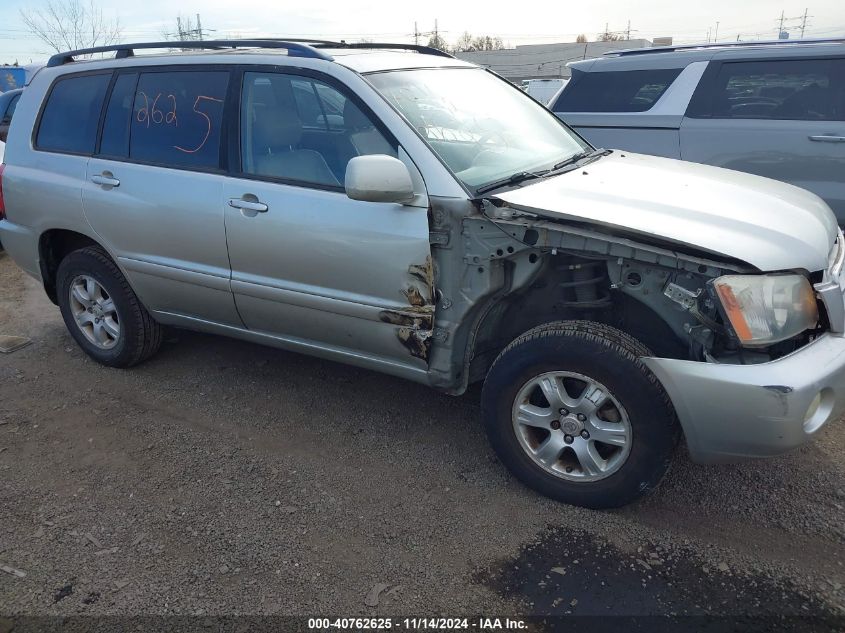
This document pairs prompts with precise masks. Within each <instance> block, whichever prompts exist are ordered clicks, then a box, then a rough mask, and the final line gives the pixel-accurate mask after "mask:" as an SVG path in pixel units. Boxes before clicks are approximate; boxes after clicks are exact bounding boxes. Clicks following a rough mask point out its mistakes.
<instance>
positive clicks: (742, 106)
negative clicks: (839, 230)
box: [681, 57, 845, 224]
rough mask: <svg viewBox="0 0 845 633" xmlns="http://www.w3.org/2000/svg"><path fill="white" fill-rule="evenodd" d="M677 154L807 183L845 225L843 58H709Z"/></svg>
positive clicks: (844, 98)
mask: <svg viewBox="0 0 845 633" xmlns="http://www.w3.org/2000/svg"><path fill="white" fill-rule="evenodd" d="M681 157H682V158H683V159H684V160H690V161H695V162H698V163H707V164H709V165H717V166H719V167H727V168H729V169H736V170H738V171H744V172H748V173H752V174H757V175H760V176H766V177H768V178H774V179H777V180H781V181H783V182H788V183H790V184H793V185H796V186H799V187H803V188H805V189H809V190H810V191H812V192H813V193H815V194H817V195H818V196H820V197H821V198H823V199H824V200H825V201H826V202H827V203H828V204H829V205H830V207H831V208H832V209H833V211H834V213H835V214H836V215H837V218H838V220H839V223H840V224H845V60H843V59H836V58H806V57H805V58H792V59H789V58H781V59H759V58H757V59H746V60H723V61H714V62H712V63H711V68H710V69H708V71H707V73H706V74H705V76H704V77H703V78H702V82H701V84H700V85H699V88H698V89H697V90H696V93H695V95H694V96H693V99H692V101H691V103H690V107H689V109H688V111H687V114H686V116H685V118H684V120H683V123H682V125H681Z"/></svg>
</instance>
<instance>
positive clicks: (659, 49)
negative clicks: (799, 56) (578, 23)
mask: <svg viewBox="0 0 845 633" xmlns="http://www.w3.org/2000/svg"><path fill="white" fill-rule="evenodd" d="M800 44H845V38H841V37H839V38H821V39H806V40H758V41H751V42H711V43H705V44H679V45H677V46H652V47H650V48H626V49H624V50H620V51H607V52H606V53H604V55H606V56H609V57H613V56H619V57H627V56H629V55H648V54H651V53H671V52H673V51H691V50H700V49H710V48H749V47H754V46H790V45H791V46H798V45H800Z"/></svg>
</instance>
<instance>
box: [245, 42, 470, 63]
mask: <svg viewBox="0 0 845 633" xmlns="http://www.w3.org/2000/svg"><path fill="white" fill-rule="evenodd" d="M258 39H260V40H262V41H267V42H282V41H284V42H301V43H305V44H310V45H311V46H312V47H313V48H361V49H385V50H403V51H404V50H407V51H416V52H417V53H422V54H424V55H436V56H437V57H449V58H450V59H455V57H454V55H450V54H449V53H447V52H445V51H441V50H440V49H439V48H434V47H433V46H423V45H421V44H401V43H400V44H397V43H390V42H346V41H343V40H341V41H340V42H334V41H331V40H309V39H298V38H290V37H286V38H275V37H266V38H265V37H262V38H258Z"/></svg>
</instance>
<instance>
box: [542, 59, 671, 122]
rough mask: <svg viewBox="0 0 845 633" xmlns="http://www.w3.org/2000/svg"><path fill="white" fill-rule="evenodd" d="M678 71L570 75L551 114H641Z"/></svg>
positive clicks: (661, 70) (653, 102)
mask: <svg viewBox="0 0 845 633" xmlns="http://www.w3.org/2000/svg"><path fill="white" fill-rule="evenodd" d="M681 70H682V69H680V68H668V69H655V70H624V71H610V72H587V73H579V75H575V74H573V78H572V80H571V81H570V82H569V84H567V86H566V88H564V90H563V92H562V93H561V94H560V97H558V100H557V103H555V105H554V107H553V108H552V109H553V110H554V111H555V112H645V111H646V110H649V109H651V107H652V106H653V105H654V104H655V103H657V100H658V99H660V97H661V96H663V93H664V92H666V90H667V88H669V86H671V85H672V82H673V81H675V79H676V78H677V77H678V75H680V74H681Z"/></svg>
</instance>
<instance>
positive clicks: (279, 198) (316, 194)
mask: <svg viewBox="0 0 845 633" xmlns="http://www.w3.org/2000/svg"><path fill="white" fill-rule="evenodd" d="M231 136H232V137H233V138H236V139H237V140H236V147H233V148H232V155H233V156H234V158H233V161H232V162H233V163H234V165H233V169H232V171H233V176H232V177H231V178H229V179H228V180H227V182H226V186H225V192H224V199H225V201H226V205H227V208H226V233H227V236H228V243H229V257H230V260H231V265H232V290H233V292H234V295H235V300H236V303H237V306H238V311H239V313H240V315H241V316H242V318H243V320H244V323H245V324H246V326H247V327H248V328H249V329H250V330H254V331H256V332H260V333H264V334H269V335H272V336H274V337H276V338H277V339H281V340H285V341H287V342H288V343H289V344H290V346H291V347H295V348H296V347H299V348H305V349H308V350H309V351H310V352H311V353H320V352H322V353H324V354H326V355H328V356H332V357H338V358H342V357H344V356H347V357H348V356H355V357H358V358H359V359H360V358H362V357H366V358H369V359H372V360H375V361H376V363H378V364H380V365H381V366H382V367H383V366H384V365H385V364H389V365H390V364H392V365H401V366H405V367H407V366H410V367H414V368H419V369H424V368H425V367H426V366H427V362H426V359H427V353H428V345H429V337H430V335H431V331H432V322H433V315H434V305H433V304H434V301H433V286H432V283H433V281H432V277H433V271H432V267H431V257H430V251H429V226H428V209H427V204H426V203H421V204H420V206H408V205H401V204H393V203H375V202H362V201H356V200H351V199H349V198H348V197H347V196H346V193H345V190H344V188H343V181H344V178H345V173H346V164H347V163H348V162H349V160H350V159H351V158H352V157H354V156H359V155H364V154H388V155H393V156H399V157H401V156H402V153H403V152H402V150H401V148H399V147H398V145H397V143H396V141H395V140H393V139H392V138H391V137H390V135H389V133H388V132H387V130H386V129H384V128H383V127H382V126H381V124H379V123H378V121H377V120H375V117H374V116H373V115H372V113H371V112H369V110H368V108H367V107H366V106H365V105H364V103H363V102H362V101H360V100H358V99H357V98H356V97H353V96H352V95H351V93H350V92H348V91H347V90H346V89H345V88H344V87H343V86H342V85H340V84H338V83H336V82H335V81H334V80H332V79H331V78H329V77H325V76H323V75H317V74H313V73H311V74H309V73H307V71H296V70H293V69H291V70H286V71H284V72H282V71H281V70H278V71H274V70H272V69H268V70H259V69H256V70H249V71H246V72H244V73H243V78H242V96H241V104H240V122H239V125H236V126H235V129H234V131H233V133H232V135H231ZM407 160H408V159H407V158H406V161H407ZM406 164H409V163H408V162H406ZM411 167H412V168H413V165H412V164H411ZM420 187H421V188H422V185H421V183H420ZM422 193H423V194H424V188H422ZM422 198H423V199H425V197H424V196H422Z"/></svg>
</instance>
